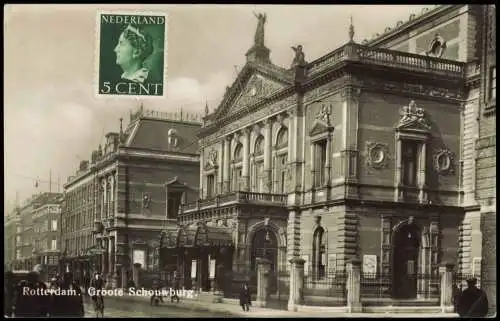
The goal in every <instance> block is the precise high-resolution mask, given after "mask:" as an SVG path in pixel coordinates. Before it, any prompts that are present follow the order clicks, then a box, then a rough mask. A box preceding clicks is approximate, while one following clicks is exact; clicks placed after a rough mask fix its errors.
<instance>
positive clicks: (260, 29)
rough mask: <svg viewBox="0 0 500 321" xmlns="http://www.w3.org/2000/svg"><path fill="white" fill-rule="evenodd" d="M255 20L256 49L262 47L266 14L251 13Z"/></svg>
mask: <svg viewBox="0 0 500 321" xmlns="http://www.w3.org/2000/svg"><path fill="white" fill-rule="evenodd" d="M253 14H254V16H255V17H256V18H257V20H258V23H257V29H256V30H255V37H254V43H255V46H256V47H264V24H265V23H266V18H267V16H266V14H265V13H258V14H257V13H255V12H254V13H253Z"/></svg>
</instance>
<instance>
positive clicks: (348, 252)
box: [337, 211, 358, 270]
mask: <svg viewBox="0 0 500 321" xmlns="http://www.w3.org/2000/svg"><path fill="white" fill-rule="evenodd" d="M339 214H340V215H339V217H338V221H337V233H338V234H337V235H338V243H337V244H338V245H337V246H338V249H337V253H338V254H337V255H338V256H337V258H338V263H337V266H338V267H339V269H341V270H344V269H345V264H346V263H347V261H348V260H350V259H354V258H356V254H357V250H358V216H357V214H356V213H354V212H348V211H345V212H344V213H339Z"/></svg>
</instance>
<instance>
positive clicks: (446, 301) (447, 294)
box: [440, 263, 454, 313]
mask: <svg viewBox="0 0 500 321" xmlns="http://www.w3.org/2000/svg"><path fill="white" fill-rule="evenodd" d="M443 266H444V272H443V273H442V274H441V288H440V291H441V300H440V302H441V312H442V313H450V312H453V267H454V266H453V264H450V263H444V264H443Z"/></svg>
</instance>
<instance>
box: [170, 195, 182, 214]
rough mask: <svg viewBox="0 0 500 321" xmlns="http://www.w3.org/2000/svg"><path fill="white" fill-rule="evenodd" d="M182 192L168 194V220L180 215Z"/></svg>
mask: <svg viewBox="0 0 500 321" xmlns="http://www.w3.org/2000/svg"><path fill="white" fill-rule="evenodd" d="M182 195H183V193H182V192H168V201H167V202H168V204H167V211H168V212H167V218H170V219H175V218H177V214H178V213H179V206H180V204H181V202H182Z"/></svg>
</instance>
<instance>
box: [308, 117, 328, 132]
mask: <svg viewBox="0 0 500 321" xmlns="http://www.w3.org/2000/svg"><path fill="white" fill-rule="evenodd" d="M330 129H331V127H330V126H328V125H327V124H325V123H324V122H322V121H319V120H316V121H315V122H314V124H313V126H312V127H311V130H310V131H309V135H310V136H316V135H320V134H323V133H326V132H328V131H329V130H330Z"/></svg>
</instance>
